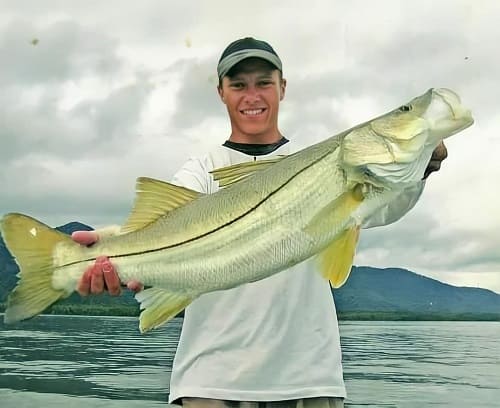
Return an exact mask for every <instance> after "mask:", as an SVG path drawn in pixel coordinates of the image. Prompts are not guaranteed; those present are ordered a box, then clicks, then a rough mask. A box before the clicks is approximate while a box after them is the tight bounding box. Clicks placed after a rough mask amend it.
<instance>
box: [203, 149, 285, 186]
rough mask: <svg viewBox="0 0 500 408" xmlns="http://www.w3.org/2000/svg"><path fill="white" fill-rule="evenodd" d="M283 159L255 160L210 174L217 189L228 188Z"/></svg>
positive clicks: (280, 157)
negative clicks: (217, 184) (215, 182)
mask: <svg viewBox="0 0 500 408" xmlns="http://www.w3.org/2000/svg"><path fill="white" fill-rule="evenodd" d="M285 157H286V155H280V156H276V157H273V158H271V159H266V160H255V161H250V162H244V163H239V164H234V165H232V166H227V167H222V168H220V169H215V170H212V171H211V172H210V173H211V174H212V175H213V178H214V180H215V181H218V182H219V187H228V186H230V185H231V184H234V183H237V182H238V181H241V180H244V179H246V178H247V177H248V176H251V175H252V174H255V173H257V172H259V171H262V170H265V169H267V168H269V167H270V166H272V165H273V164H276V163H278V162H279V161H281V160H283V159H284V158H285Z"/></svg>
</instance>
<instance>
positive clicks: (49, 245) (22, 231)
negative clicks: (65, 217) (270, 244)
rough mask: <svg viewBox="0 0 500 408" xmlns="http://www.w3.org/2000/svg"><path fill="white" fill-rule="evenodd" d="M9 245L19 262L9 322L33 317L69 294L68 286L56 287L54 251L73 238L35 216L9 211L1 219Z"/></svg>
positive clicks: (8, 310) (2, 229) (7, 321)
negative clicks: (54, 282) (57, 246)
mask: <svg viewBox="0 0 500 408" xmlns="http://www.w3.org/2000/svg"><path fill="white" fill-rule="evenodd" d="M0 229H1V232H2V236H3V239H4V241H5V245H6V247H7V249H8V250H9V251H10V253H11V254H12V256H13V257H14V258H15V260H16V262H17V264H18V265H19V273H18V275H17V276H18V277H19V281H18V283H17V286H16V287H15V288H14V290H13V291H12V292H11V294H10V295H9V297H8V300H7V309H6V310H5V316H4V321H5V323H14V322H18V321H20V320H24V319H29V318H30V317H33V316H36V315H38V314H40V313H41V312H43V311H44V310H45V309H46V308H47V307H48V306H50V305H51V304H53V303H54V302H56V301H57V300H59V299H60V298H63V297H66V296H67V295H68V294H67V293H66V291H64V290H56V289H54V288H53V287H52V274H53V272H54V269H55V267H54V261H53V256H52V254H53V251H54V248H55V246H56V245H57V244H58V243H59V242H64V241H71V242H72V240H71V238H70V237H69V236H68V235H66V234H63V233H61V232H59V231H57V230H54V229H52V228H50V227H49V226H47V225H45V224H42V223H41V222H39V221H37V220H35V219H34V218H31V217H28V216H26V215H22V214H15V213H11V214H7V215H6V216H4V217H3V219H2V220H1V222H0Z"/></svg>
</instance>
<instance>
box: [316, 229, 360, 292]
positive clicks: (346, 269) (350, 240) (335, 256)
mask: <svg viewBox="0 0 500 408" xmlns="http://www.w3.org/2000/svg"><path fill="white" fill-rule="evenodd" d="M359 229H360V227H359V226H355V227H352V228H349V229H347V230H345V231H344V232H343V233H342V234H340V235H339V236H338V237H337V238H336V239H335V240H334V241H333V242H332V243H331V244H330V245H329V246H328V247H327V248H326V249H325V250H324V251H323V252H322V253H321V254H320V262H321V272H322V274H323V276H324V277H325V278H327V279H328V280H329V281H330V284H331V285H332V287H334V288H339V287H341V286H342V285H343V284H344V283H345V282H346V281H347V278H348V277H349V274H350V272H351V267H352V263H353V260H354V254H355V252H356V245H357V243H358V239H359Z"/></svg>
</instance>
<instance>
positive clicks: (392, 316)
mask: <svg viewBox="0 0 500 408" xmlns="http://www.w3.org/2000/svg"><path fill="white" fill-rule="evenodd" d="M5 306H6V305H5V304H3V303H1V304H0V314H2V313H4V311H5ZM43 314H45V315H73V316H118V317H119V316H122V317H138V316H139V314H140V310H139V305H134V306H128V305H117V306H110V305H79V304H63V305H54V306H52V307H51V308H49V309H47V310H46V311H45V312H44V313H43ZM182 316H183V314H182V313H181V314H179V315H178V316H176V317H182ZM337 318H338V320H339V321H461V322H466V321H480V322H500V312H499V313H453V312H408V311H385V312H383V311H337Z"/></svg>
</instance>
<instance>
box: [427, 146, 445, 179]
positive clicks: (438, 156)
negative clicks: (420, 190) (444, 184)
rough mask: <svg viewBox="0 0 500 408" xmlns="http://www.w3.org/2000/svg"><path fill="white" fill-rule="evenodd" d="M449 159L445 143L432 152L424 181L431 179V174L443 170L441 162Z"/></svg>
mask: <svg viewBox="0 0 500 408" xmlns="http://www.w3.org/2000/svg"><path fill="white" fill-rule="evenodd" d="M447 157H448V150H447V149H446V146H445V145H444V143H443V142H441V143H440V144H438V146H437V147H436V148H435V149H434V151H433V152H432V156H431V160H430V161H429V164H428V165H427V168H426V169H425V172H424V178H423V179H424V180H425V179H426V178H427V177H429V174H431V173H433V172H435V171H438V170H439V169H440V168H441V162H442V161H443V160H444V159H446V158H447Z"/></svg>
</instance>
